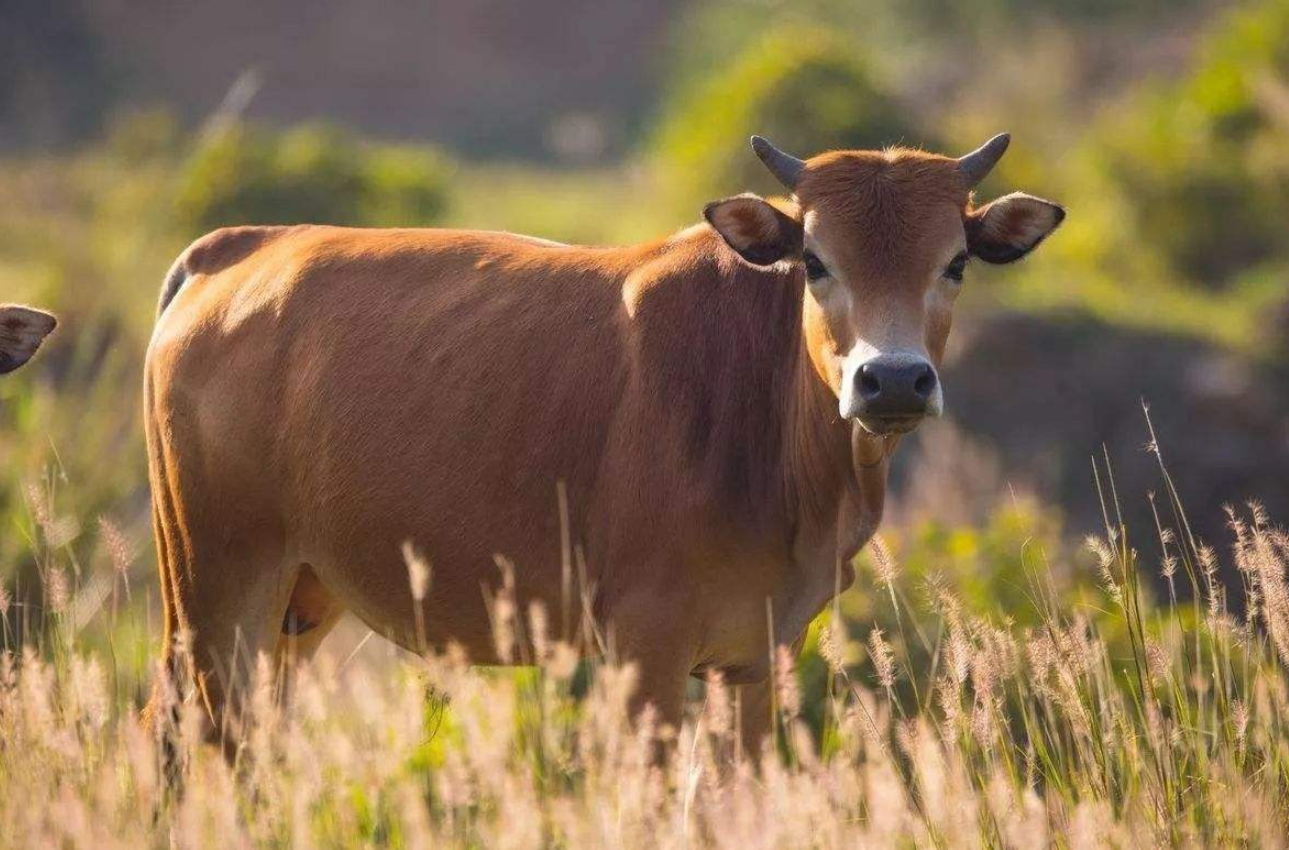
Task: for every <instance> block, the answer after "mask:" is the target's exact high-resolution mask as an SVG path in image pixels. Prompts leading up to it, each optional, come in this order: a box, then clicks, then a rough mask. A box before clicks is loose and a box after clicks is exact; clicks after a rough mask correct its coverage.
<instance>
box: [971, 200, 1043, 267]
mask: <svg viewBox="0 0 1289 850" xmlns="http://www.w3.org/2000/svg"><path fill="white" fill-rule="evenodd" d="M1064 219H1065V209H1064V208H1063V207H1061V206H1060V205H1059V204H1054V203H1052V202H1051V201H1045V200H1043V199H1042V198H1035V197H1034V196H1033V195H1026V194H1024V193H1022V192H1014V193H1012V194H1010V195H1006V196H1004V197H1002V198H999V199H998V200H996V201H993V202H991V203H988V204H985V205H984V206H983V207H980V208H979V209H975V210H972V211H971V212H970V213H969V214H968V215H967V250H968V251H970V252H971V254H972V256H975V257H979V258H980V259H982V260H984V261H985V262H986V263H1011V262H1014V261H1016V260H1019V259H1020V258H1021V257H1023V256H1025V255H1026V254H1028V253H1029V252H1030V251H1032V250H1034V248H1036V247H1038V243H1040V242H1042V241H1043V240H1044V239H1046V238H1047V235H1048V234H1049V233H1051V232H1052V231H1053V230H1055V229H1056V228H1057V227H1058V226H1059V225H1060V223H1061V222H1062V221H1064Z"/></svg>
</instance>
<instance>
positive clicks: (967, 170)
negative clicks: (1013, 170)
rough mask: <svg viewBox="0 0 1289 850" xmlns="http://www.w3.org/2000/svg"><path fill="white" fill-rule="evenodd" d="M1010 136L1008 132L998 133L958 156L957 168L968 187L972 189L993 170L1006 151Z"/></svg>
mask: <svg viewBox="0 0 1289 850" xmlns="http://www.w3.org/2000/svg"><path fill="white" fill-rule="evenodd" d="M1011 140H1012V137H1011V135H1010V134H1008V133H999V134H998V135H997V136H994V137H993V138H992V139H990V140H989V141H987V142H985V143H984V144H983V145H981V146H980V147H978V148H976V149H975V150H974V151H972V152H971V153H969V154H967V155H966V156H962V157H959V158H958V170H959V171H960V172H962V179H963V182H965V183H966V184H967V188H968V189H974V188H976V186H978V185H979V184H980V181H981V180H984V179H985V178H986V177H988V176H989V172H991V171H993V170H994V166H995V165H997V164H998V160H1000V159H1002V157H1003V154H1004V153H1006V152H1007V145H1009V144H1011Z"/></svg>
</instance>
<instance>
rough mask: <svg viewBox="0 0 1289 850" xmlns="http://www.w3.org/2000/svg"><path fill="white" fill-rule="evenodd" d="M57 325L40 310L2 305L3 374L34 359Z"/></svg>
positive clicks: (0, 343)
mask: <svg viewBox="0 0 1289 850" xmlns="http://www.w3.org/2000/svg"><path fill="white" fill-rule="evenodd" d="M56 324H58V323H57V322H56V321H55V320H54V317H53V316H51V315H49V314H48V313H42V312H41V311H40V310H33V309H31V308H30V307H18V306H14V305H9V304H0V375H3V374H5V373H6V372H12V371H13V370H14V369H17V368H18V367H19V366H21V365H22V364H24V363H26V362H27V361H28V360H30V359H31V356H32V355H33V354H35V353H36V349H37V348H40V343H41V342H42V341H44V339H45V337H46V336H48V335H49V332H50V331H52V330H53V329H54V326H55V325H56Z"/></svg>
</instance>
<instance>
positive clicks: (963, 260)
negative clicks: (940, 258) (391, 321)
mask: <svg viewBox="0 0 1289 850" xmlns="http://www.w3.org/2000/svg"><path fill="white" fill-rule="evenodd" d="M966 268H967V252H966V251H962V252H961V253H959V254H958V256H956V257H954V258H953V259H952V260H950V261H949V265H947V266H945V267H944V276H945V277H946V278H947V279H949V280H956V281H959V282H961V281H962V273H963V271H965V270H966Z"/></svg>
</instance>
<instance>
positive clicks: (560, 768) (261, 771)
mask: <svg viewBox="0 0 1289 850" xmlns="http://www.w3.org/2000/svg"><path fill="white" fill-rule="evenodd" d="M1099 481H1100V484H1101V486H1102V488H1103V491H1104V492H1105V494H1106V497H1107V499H1106V501H1107V504H1108V505H1109V506H1110V508H1109V510H1108V511H1107V524H1106V533H1105V534H1104V535H1100V536H1097V537H1095V538H1091V539H1089V540H1088V541H1087V546H1088V549H1089V550H1090V551H1091V552H1092V554H1093V556H1094V563H1095V570H1096V574H1097V579H1098V581H1099V583H1100V586H1101V595H1100V597H1099V599H1098V600H1096V601H1095V602H1094V604H1091V605H1081V606H1075V605H1073V604H1072V603H1071V602H1070V601H1069V599H1067V598H1063V597H1062V596H1061V595H1060V594H1058V593H1057V592H1056V590H1055V583H1054V582H1053V581H1052V575H1053V569H1054V568H1053V567H1047V568H1044V569H1033V570H1031V571H1029V574H1028V575H1027V577H1026V582H1027V587H1026V593H1027V594H1028V598H1029V599H1030V600H1031V603H1032V606H1033V608H1034V612H1036V616H1035V617H1033V618H1031V619H1030V620H1029V622H1031V623H1033V624H1032V625H1027V626H1024V627H1022V626H1018V625H1015V624H1014V619H1013V617H1014V615H1015V613H1016V612H1014V611H1008V610H1001V609H996V610H993V611H986V612H984V613H983V614H982V613H981V612H980V611H979V610H973V609H972V608H971V607H968V606H966V605H964V604H963V602H962V600H961V599H960V598H959V596H958V595H956V593H955V591H954V589H953V587H952V583H951V582H949V581H946V580H942V579H936V578H934V577H932V578H931V579H930V580H926V581H922V580H918V581H916V582H915V581H913V580H912V579H911V578H910V577H909V575H908V573H907V572H906V571H905V570H903V569H902V567H901V564H900V563H899V561H898V552H896V551H893V549H892V547H888V546H887V545H886V544H885V543H883V542H882V541H880V540H879V541H876V542H875V545H874V546H873V547H871V549H870V556H869V558H870V562H871V564H872V569H871V570H869V571H868V572H866V573H865V575H864V577H863V578H861V581H863V582H868V583H870V584H872V585H874V586H875V587H876V590H877V591H878V593H877V596H878V598H880V599H884V600H885V602H883V603H882V604H883V605H886V606H889V608H890V610H889V611H887V612H886V615H887V616H886V617H885V618H884V619H883V622H886V623H888V626H887V628H886V629H882V628H873V627H870V626H869V625H867V624H864V623H856V622H852V621H848V619H847V618H846V617H845V616H844V615H843V614H842V612H841V608H840V606H838V607H836V608H834V609H833V610H832V611H831V612H829V614H827V615H825V617H824V618H822V619H821V623H820V624H818V626H817V630H816V632H815V634H814V637H813V638H812V641H811V644H812V646H814V647H815V651H816V652H817V654H818V657H819V658H822V660H823V663H824V666H825V670H826V673H825V680H824V684H823V687H822V689H812V690H811V691H810V694H807V695H803V691H802V682H803V677H799V676H798V675H797V671H795V670H794V669H793V663H794V660H793V659H791V658H790V657H789V656H788V655H787V654H786V652H780V653H779V655H778V656H777V657H776V659H775V666H776V688H777V692H778V693H777V699H776V701H775V703H776V706H777V711H778V723H777V724H776V734H775V738H774V740H773V741H772V742H771V743H770V744H769V745H768V749H767V751H766V752H765V753H764V754H762V757H761V758H760V759H759V760H758V759H753V758H749V757H746V756H745V755H744V754H742V753H740V752H739V748H738V747H737V745H736V743H735V741H736V730H735V728H734V727H735V723H734V720H733V717H734V709H733V704H732V692H731V690H730V689H729V688H727V687H725V685H724V684H723V683H722V682H721V681H720V678H719V677H718V676H715V677H712V678H711V679H709V680H708V681H707V682H706V683H705V687H704V688H703V689H702V691H703V693H702V695H701V698H700V699H697V700H695V701H694V702H693V703H692V705H691V711H690V713H689V716H688V719H687V720H686V722H685V724H684V726H683V728H681V729H679V730H674V731H670V730H656V729H653V728H650V727H648V726H646V727H644V728H633V727H632V726H631V725H630V724H628V723H627V718H626V709H625V706H626V701H627V697H628V694H629V692H630V687H631V680H632V676H631V671H630V670H621V669H614V668H612V667H610V666H607V665H600V666H596V668H595V669H594V670H593V671H591V675H589V676H588V675H587V671H586V670H584V669H581V668H580V667H579V665H578V663H577V660H576V658H575V656H574V653H573V652H572V651H571V650H569V649H568V648H567V647H563V646H560V645H557V644H548V643H547V642H546V641H544V640H542V639H541V635H542V634H543V633H544V630H543V629H542V627H541V625H542V623H543V622H544V618H543V617H542V615H541V612H539V611H533V610H530V611H527V612H520V611H516V612H515V613H514V614H513V616H515V617H517V618H518V617H523V618H524V619H525V622H523V623H515V624H512V625H513V626H515V628H512V629H509V630H508V633H512V634H513V633H517V632H521V631H523V632H527V634H529V635H530V636H532V643H533V644H534V646H533V647H532V651H533V652H534V654H535V657H536V658H537V659H538V660H539V661H540V663H539V664H538V665H537V666H535V667H532V668H529V669H526V670H523V671H520V672H505V673H503V672H500V671H489V670H480V669H476V668H471V667H469V666H468V665H467V664H466V663H465V659H463V658H461V657H460V656H459V655H458V654H455V653H452V652H449V653H447V654H446V655H443V656H439V657H433V658H429V659H425V660H423V661H415V662H409V663H404V664H399V665H395V666H392V667H389V666H386V667H379V666H372V665H370V664H367V663H354V662H352V658H344V657H340V656H334V657H333V656H330V655H323V656H322V657H321V658H320V660H319V661H318V662H317V663H316V664H314V665H312V666H308V667H305V668H303V669H301V670H299V671H298V673H296V675H295V676H294V677H293V679H292V682H291V685H290V692H291V694H290V699H283V698H282V693H281V691H280V689H279V688H278V687H275V686H274V685H272V684H271V682H273V681H274V677H272V676H270V675H269V673H270V672H271V671H270V670H269V669H268V666H267V662H266V661H264V660H263V659H261V661H260V663H259V665H258V669H257V671H256V674H255V676H254V680H253V681H251V682H249V683H246V687H245V688H244V689H243V693H244V694H245V697H244V699H245V703H246V716H247V723H246V726H245V729H246V731H245V733H244V735H243V736H242V737H241V738H240V739H239V741H238V742H237V744H238V750H237V752H238V755H237V757H236V759H235V761H234V762H233V763H232V764H230V763H229V762H227V761H226V760H225V758H224V757H223V755H222V754H221V753H220V752H219V751H218V750H217V749H216V748H213V747H210V746H208V745H204V744H201V743H199V737H200V728H201V725H202V724H201V720H202V718H201V715H200V711H201V709H200V708H199V707H198V705H197V704H195V703H192V702H187V703H184V704H182V705H181V706H180V707H179V713H180V718H181V720H180V723H179V730H180V731H179V754H180V761H181V762H182V763H183V764H184V765H185V770H186V776H187V780H186V782H185V784H184V792H183V793H182V794H181V795H176V794H174V793H170V792H168V791H167V786H166V782H165V781H164V779H163V767H162V763H161V760H160V756H159V749H158V747H157V745H156V742H155V741H154V740H153V739H152V738H151V737H150V735H149V734H148V733H147V732H145V731H144V730H143V728H142V727H141V725H140V723H139V720H138V711H137V709H138V706H139V703H140V697H141V692H142V687H141V683H139V682H138V681H136V679H137V677H136V676H135V674H134V671H133V670H132V668H131V664H132V662H131V661H129V660H128V659H129V658H130V657H131V656H130V653H129V652H128V651H122V648H121V647H120V646H118V645H117V643H116V642H114V641H107V642H106V643H104V642H101V641H100V642H99V643H98V644H97V645H96V646H87V645H86V644H85V643H84V642H83V641H82V639H81V638H80V637H79V635H81V634H84V633H85V632H84V631H83V630H84V626H85V622H84V611H85V610H87V607H86V606H87V605H90V603H88V602H86V599H87V598H90V599H91V600H92V601H93V603H94V604H93V605H92V606H91V607H90V608H89V609H88V610H91V611H93V612H94V613H93V614H92V616H94V617H98V618H104V619H108V620H120V621H122V622H125V623H127V624H130V623H131V617H134V616H135V615H131V614H129V613H125V612H128V611H129V610H130V607H129V604H128V600H129V597H128V596H127V594H129V593H133V594H135V595H136V596H137V595H138V594H139V593H140V589H139V588H137V587H136V588H134V589H133V590H132V591H131V590H130V588H129V586H128V570H127V569H126V567H125V566H124V565H126V564H128V562H129V560H130V559H131V558H132V557H133V552H132V550H131V545H130V543H129V541H126V540H124V539H123V538H122V535H121V534H120V533H119V532H118V531H116V530H115V529H114V528H112V526H111V524H110V523H109V524H107V525H106V526H104V527H103V528H102V529H101V532H102V535H103V539H104V545H105V546H106V547H107V549H108V552H109V554H110V555H111V557H110V559H109V563H110V564H112V565H113V567H112V571H111V573H110V574H103V572H102V571H100V572H99V573H93V572H78V570H79V568H78V566H77V565H75V564H68V563H64V562H62V561H61V560H60V557H59V556H58V554H57V553H58V552H59V551H60V550H59V549H58V548H57V547H56V546H46V547H43V548H42V550H41V551H42V552H46V553H47V556H45V557H42V562H41V573H42V576H43V580H44V582H45V593H44V602H45V605H46V606H47V608H48V612H49V617H48V620H47V621H46V622H45V623H44V625H43V626H42V627H41V628H35V627H32V626H23V625H22V623H23V622H24V618H23V617H22V616H21V612H19V611H17V610H16V609H15V608H13V607H12V606H10V605H9V604H8V603H7V602H6V601H5V600H3V599H0V621H2V622H0V625H2V627H3V629H4V633H5V635H6V645H8V646H9V647H11V649H10V650H7V651H5V653H4V654H3V656H0V847H14V848H27V847H41V846H59V847H86V848H89V847H92V848H109V847H115V846H122V847H125V846H129V847H137V846H166V845H174V846H181V847H226V846H248V847H250V846H255V847H284V846H290V847H315V846H316V847H350V846H391V847H462V848H465V847H471V848H474V847H489V848H491V847H498V848H528V847H534V848H537V847H540V848H547V847H568V848H573V847H579V848H581V847H586V848H602V847H639V848H669V847H675V848H690V847H694V848H699V847H719V848H724V847H730V848H738V850H752V848H763V847H764V848H771V847H773V848H779V847H802V848H806V847H810V848H814V847H828V848H834V847H836V848H842V847H857V846H901V847H904V846H919V847H921V846H926V847H960V846H988V847H1017V848H1032V847H1045V846H1059V847H1102V846H1118V847H1140V846H1196V847H1198V846H1245V847H1282V846H1285V845H1286V844H1287V843H1289V839H1287V836H1289V679H1287V678H1286V673H1287V671H1289V534H1287V533H1286V532H1285V531H1283V530H1281V529H1279V528H1277V527H1275V526H1274V525H1273V524H1272V523H1271V522H1270V520H1269V519H1268V518H1267V517H1266V516H1265V515H1264V514H1263V512H1262V511H1261V510H1260V509H1259V508H1258V507H1257V506H1256V505H1254V506H1251V507H1249V508H1248V509H1247V510H1244V511H1242V512H1236V511H1232V512H1231V515H1230V525H1231V530H1232V538H1233V542H1232V544H1231V547H1230V558H1231V563H1232V564H1233V565H1234V567H1235V568H1236V570H1237V574H1238V575H1239V576H1240V579H1241V581H1242V582H1243V585H1244V586H1243V588H1240V589H1239V590H1240V591H1241V592H1240V593H1239V594H1238V595H1239V596H1240V598H1241V599H1244V600H1246V604H1245V606H1244V609H1243V610H1244V613H1243V614H1242V615H1240V616H1237V615H1236V614H1234V613H1233V612H1232V608H1231V603H1230V601H1229V600H1228V592H1227V589H1225V588H1224V587H1223V586H1222V584H1221V583H1220V581H1219V579H1218V575H1219V570H1218V561H1219V553H1218V552H1216V551H1215V550H1213V549H1211V548H1209V547H1208V546H1206V545H1204V544H1203V543H1201V542H1199V541H1197V540H1193V539H1192V538H1191V536H1190V534H1189V531H1188V527H1187V523H1186V519H1185V514H1184V512H1182V511H1181V508H1180V504H1179V502H1178V500H1177V499H1176V495H1175V493H1173V492H1172V491H1171V488H1170V487H1169V486H1167V484H1168V479H1167V477H1166V474H1165V478H1164V481H1165V484H1166V487H1165V492H1164V494H1163V495H1162V496H1161V497H1160V498H1159V499H1158V505H1157V512H1156V513H1157V516H1158V524H1157V527H1156V528H1155V529H1154V530H1153V535H1152V536H1151V543H1150V548H1151V549H1152V551H1154V552H1156V553H1157V557H1156V558H1155V559H1154V561H1153V562H1152V564H1150V565H1149V566H1148V564H1147V559H1146V557H1145V556H1143V555H1142V554H1141V553H1140V552H1139V551H1137V550H1135V549H1134V548H1133V546H1132V545H1131V544H1130V543H1129V540H1128V537H1127V534H1126V530H1125V529H1124V528H1123V527H1122V525H1121V524H1119V523H1118V522H1117V520H1116V519H1115V515H1114V509H1113V507H1114V505H1115V504H1116V499H1117V494H1115V493H1114V485H1113V480H1112V479H1111V478H1110V477H1109V476H1108V474H1106V473H1104V472H1102V474H1101V475H1100V477H1099ZM37 521H38V525H39V527H40V530H39V533H40V534H41V535H42V537H48V538H50V539H51V540H53V538H54V536H55V535H57V534H58V531H59V529H58V523H59V520H58V519H57V518H56V512H50V511H46V512H45V513H44V514H41V513H40V511H39V510H37ZM54 542H56V540H54ZM1149 569H1155V570H1158V571H1159V572H1160V573H1161V574H1162V577H1163V578H1162V581H1163V583H1164V586H1165V587H1167V588H1169V589H1170V591H1169V592H1168V593H1166V594H1165V595H1164V598H1163V599H1162V601H1161V602H1159V603H1156V602H1155V601H1153V600H1152V594H1151V593H1150V592H1149V591H1148V589H1147V587H1146V584H1148V582H1147V581H1145V577H1146V572H1147V571H1148V570H1149ZM26 622H28V623H30V622H34V621H32V620H31V618H27V619H26ZM117 625H118V626H119V625H120V623H118V624H117ZM130 629H133V633H142V634H145V635H147V636H148V637H150V638H152V639H155V634H154V631H155V630H149V629H148V628H147V626H146V623H143V624H140V623H138V622H133V623H132V624H131V625H130ZM116 633H120V629H119V628H118V629H117V630H116ZM123 659H125V660H123ZM918 659H922V660H918ZM809 701H822V703H823V710H822V712H815V713H814V714H811V712H810V711H809V709H810V708H811V706H809V705H807V704H806V703H807V702H809ZM816 708H817V707H816ZM808 715H810V716H812V717H813V716H818V717H822V720H820V721H817V722H807V716H808ZM658 736H661V737H663V738H664V739H665V740H666V741H667V744H668V747H667V749H666V752H667V753H668V754H669V755H668V757H667V758H666V760H665V763H664V764H662V765H655V763H654V762H653V755H654V753H655V751H656V750H655V742H656V738H657V737H658ZM758 761H759V765H758Z"/></svg>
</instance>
